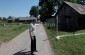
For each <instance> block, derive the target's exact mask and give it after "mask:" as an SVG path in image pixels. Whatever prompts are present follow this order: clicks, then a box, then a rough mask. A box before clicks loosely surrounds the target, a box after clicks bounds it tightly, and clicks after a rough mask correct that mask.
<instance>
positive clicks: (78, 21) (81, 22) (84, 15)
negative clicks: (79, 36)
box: [55, 1, 85, 31]
mask: <svg viewBox="0 0 85 55" xmlns="http://www.w3.org/2000/svg"><path fill="white" fill-rule="evenodd" d="M55 17H56V18H58V27H59V30H67V31H76V30H80V29H85V6H82V5H80V4H76V3H71V2H66V1H65V2H63V4H62V5H61V7H60V8H59V9H58V11H57V13H56V14H55Z"/></svg>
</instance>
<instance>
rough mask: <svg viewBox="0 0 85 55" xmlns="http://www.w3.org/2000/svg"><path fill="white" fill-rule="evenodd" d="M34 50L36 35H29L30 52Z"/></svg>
mask: <svg viewBox="0 0 85 55" xmlns="http://www.w3.org/2000/svg"><path fill="white" fill-rule="evenodd" d="M35 50H36V37H35V36H32V37H31V52H34V51H35Z"/></svg>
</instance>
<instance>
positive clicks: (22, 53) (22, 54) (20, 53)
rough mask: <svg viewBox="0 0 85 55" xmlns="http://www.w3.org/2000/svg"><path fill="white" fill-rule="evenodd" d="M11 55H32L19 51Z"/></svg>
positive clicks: (28, 52)
mask: <svg viewBox="0 0 85 55" xmlns="http://www.w3.org/2000/svg"><path fill="white" fill-rule="evenodd" d="M13 55H32V54H31V52H30V51H24V50H21V51H19V52H17V53H14V54H13Z"/></svg>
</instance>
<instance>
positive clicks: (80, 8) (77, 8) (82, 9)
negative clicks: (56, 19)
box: [55, 1, 85, 16]
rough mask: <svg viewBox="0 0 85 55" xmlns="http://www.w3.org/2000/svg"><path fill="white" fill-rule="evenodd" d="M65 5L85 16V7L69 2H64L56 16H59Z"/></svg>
mask: <svg viewBox="0 0 85 55" xmlns="http://www.w3.org/2000/svg"><path fill="white" fill-rule="evenodd" d="M64 4H66V5H68V6H70V7H71V8H72V9H74V10H75V11H76V12H78V13H79V14H84V15H85V6H83V5H80V4H77V3H71V2H67V1H64V2H63V4H62V5H61V6H60V8H59V9H58V11H57V12H56V14H55V16H56V15H57V14H58V12H59V11H60V10H61V8H62V7H63V6H64Z"/></svg>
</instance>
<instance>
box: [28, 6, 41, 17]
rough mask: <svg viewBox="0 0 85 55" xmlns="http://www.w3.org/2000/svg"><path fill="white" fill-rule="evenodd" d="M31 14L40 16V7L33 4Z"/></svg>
mask: <svg viewBox="0 0 85 55" xmlns="http://www.w3.org/2000/svg"><path fill="white" fill-rule="evenodd" d="M29 14H30V16H34V17H38V15H39V9H38V7H37V6H32V7H31V10H30V12H29Z"/></svg>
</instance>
